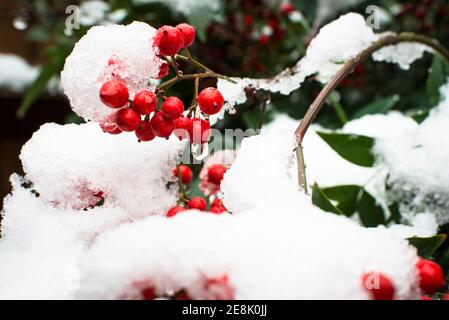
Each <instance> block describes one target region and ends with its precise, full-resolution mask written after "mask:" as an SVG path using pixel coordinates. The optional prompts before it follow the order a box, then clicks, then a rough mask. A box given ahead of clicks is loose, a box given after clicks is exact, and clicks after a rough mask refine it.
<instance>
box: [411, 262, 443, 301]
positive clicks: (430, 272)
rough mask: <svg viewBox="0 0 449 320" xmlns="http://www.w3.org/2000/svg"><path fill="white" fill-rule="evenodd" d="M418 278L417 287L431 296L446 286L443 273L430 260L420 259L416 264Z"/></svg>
mask: <svg viewBox="0 0 449 320" xmlns="http://www.w3.org/2000/svg"><path fill="white" fill-rule="evenodd" d="M416 267H417V268H418V274H419V278H420V282H419V286H420V287H421V290H422V291H423V292H424V293H426V294H433V293H436V292H438V291H440V290H441V289H443V288H444V287H445V286H446V280H445V278H444V271H443V269H442V268H441V267H440V265H439V264H437V263H436V262H433V261H432V260H425V259H420V260H419V261H418V263H417V264H416Z"/></svg>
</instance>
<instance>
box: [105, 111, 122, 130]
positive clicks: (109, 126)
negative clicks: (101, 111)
mask: <svg viewBox="0 0 449 320" xmlns="http://www.w3.org/2000/svg"><path fill="white" fill-rule="evenodd" d="M100 128H101V130H103V132H105V133H109V134H113V135H116V134H120V133H122V132H123V131H122V130H121V129H120V128H119V127H118V126H117V123H115V113H113V114H111V115H109V116H107V117H106V119H105V120H103V121H101V122H100Z"/></svg>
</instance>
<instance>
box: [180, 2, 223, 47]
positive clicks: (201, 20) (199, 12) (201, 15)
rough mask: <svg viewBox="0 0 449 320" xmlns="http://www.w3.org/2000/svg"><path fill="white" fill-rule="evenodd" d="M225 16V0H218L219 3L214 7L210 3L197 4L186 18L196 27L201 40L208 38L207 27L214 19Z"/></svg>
mask: <svg viewBox="0 0 449 320" xmlns="http://www.w3.org/2000/svg"><path fill="white" fill-rule="evenodd" d="M223 16H224V1H217V5H216V6H214V8H212V6H211V5H210V4H208V3H207V2H204V4H202V5H196V6H195V10H193V11H192V12H191V13H190V14H189V15H188V16H187V17H186V18H187V21H188V22H189V23H190V24H191V25H193V26H194V27H195V29H196V34H197V36H198V38H199V39H200V40H201V41H205V40H206V28H207V26H208V25H209V23H210V22H211V21H213V20H221V19H222V18H223Z"/></svg>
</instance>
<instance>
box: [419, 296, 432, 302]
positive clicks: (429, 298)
mask: <svg viewBox="0 0 449 320" xmlns="http://www.w3.org/2000/svg"><path fill="white" fill-rule="evenodd" d="M421 300H423V301H426V300H433V299H432V298H431V297H429V296H422V297H421Z"/></svg>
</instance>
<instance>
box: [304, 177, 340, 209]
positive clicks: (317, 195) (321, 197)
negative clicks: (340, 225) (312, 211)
mask: <svg viewBox="0 0 449 320" xmlns="http://www.w3.org/2000/svg"><path fill="white" fill-rule="evenodd" d="M312 202H313V204H314V205H316V206H317V207H318V208H320V209H322V210H324V211H327V212H332V213H336V214H343V212H341V211H340V209H338V208H337V207H336V206H334V205H333V203H332V202H331V201H330V200H329V198H328V197H327V196H326V195H325V194H324V192H323V191H322V190H321V189H320V187H319V186H318V184H316V183H315V184H314V185H313V187H312Z"/></svg>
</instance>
